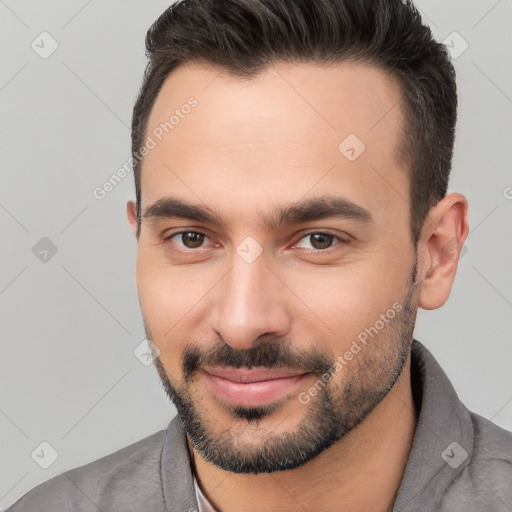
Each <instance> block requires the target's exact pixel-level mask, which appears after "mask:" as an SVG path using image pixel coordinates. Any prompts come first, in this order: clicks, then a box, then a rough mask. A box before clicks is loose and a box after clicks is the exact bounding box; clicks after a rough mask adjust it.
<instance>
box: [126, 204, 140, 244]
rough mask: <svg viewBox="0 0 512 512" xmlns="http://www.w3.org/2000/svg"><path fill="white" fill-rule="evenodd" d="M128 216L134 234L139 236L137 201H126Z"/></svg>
mask: <svg viewBox="0 0 512 512" xmlns="http://www.w3.org/2000/svg"><path fill="white" fill-rule="evenodd" d="M126 216H127V217H128V223H129V224H130V226H131V228H132V231H133V234H134V235H135V236H136V237H137V238H139V234H138V227H139V226H138V222H137V203H136V202H135V201H133V200H131V199H130V200H129V201H127V202H126Z"/></svg>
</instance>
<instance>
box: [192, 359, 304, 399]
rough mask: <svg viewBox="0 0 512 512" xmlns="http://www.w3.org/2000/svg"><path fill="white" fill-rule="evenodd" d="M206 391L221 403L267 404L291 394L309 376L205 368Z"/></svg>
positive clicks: (293, 372) (286, 371)
mask: <svg viewBox="0 0 512 512" xmlns="http://www.w3.org/2000/svg"><path fill="white" fill-rule="evenodd" d="M201 373H202V375H203V376H204V378H205V381H206V384H207V386H208V387H209V389H210V391H211V392H212V393H213V394H214V395H215V396H217V397H218V398H219V399H221V400H222V401H224V402H228V403H230V404H233V405H240V406H245V407H256V406H258V405H264V404H268V403H271V402H273V401H275V400H278V399H280V398H283V397H285V396H287V395H290V394H291V393H293V392H294V390H295V389H296V388H298V387H299V386H300V384H301V383H302V382H303V380H304V379H305V378H307V376H308V375H309V374H308V373H305V372H304V371H303V370H299V371H295V370H286V369H279V368H278V369H271V370H269V369H266V368H251V369H249V368H233V367H207V368H204V369H203V370H202V372H201Z"/></svg>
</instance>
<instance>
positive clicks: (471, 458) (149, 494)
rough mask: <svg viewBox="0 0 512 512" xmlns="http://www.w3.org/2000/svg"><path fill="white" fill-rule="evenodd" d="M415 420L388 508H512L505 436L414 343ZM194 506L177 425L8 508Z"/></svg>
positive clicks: (180, 510)
mask: <svg viewBox="0 0 512 512" xmlns="http://www.w3.org/2000/svg"><path fill="white" fill-rule="evenodd" d="M411 360H412V363H411V382H412V386H413V392H414V398H415V402H416V405H417V407H418V409H419V418H418V424H417V427H416V431H415V434H414V440H413V444H412V449H411V452H410V454H409V460H408V462H407V466H406V468H405V473H404V477H403V480H402V483H401V485H400V488H399V490H398V494H397V498H396V501H395V504H394V507H393V511H392V512H434V511H436V512H437V511H441V512H458V511H460V512H512V433H511V432H508V431H507V430H504V429H502V428H500V427H498V426H497V425H495V424H494V423H492V422H490V421H488V420H486V419H484V418H482V417H481V416H479V415H477V414H474V413H472V412H470V411H469V410H468V409H467V408H466V407H465V406H464V405H463V404H462V402H461V401H460V400H459V399H458V397H457V394H456V393H455V390H454V389H453V386H452V385H451V383H450V381H449V380H448V377H447V376H446V374H445V373H444V372H443V370H442V369H441V367H440V366H439V364H438V363H437V361H436V360H435V359H434V357H433V356H432V354H431V353H430V352H429V351H428V350H427V349H426V348H425V347H424V346H423V345H422V344H421V343H419V342H418V341H416V340H415V341H414V342H413V345H412V358H411ZM197 510H198V504H197V501H196V493H195V488H194V481H193V475H192V470H191V464H190V458H189V453H188V449H187V443H186V436H185V433H184V431H183V425H182V423H181V421H180V419H179V418H178V417H175V418H174V419H173V420H172V421H171V422H170V423H169V426H168V427H167V429H166V430H161V431H160V432H157V433H155V434H153V435H151V436H149V437H147V438H145V439H142V440H141V441H138V442H137V443H135V444H132V445H130V446H127V447H125V448H123V449H121V450H119V451H117V452H115V453H112V454H111V455H108V456H106V457H103V458H101V459H98V460H96V461H93V462H91V463H89V464H87V465H85V466H81V467H79V468H75V469H72V470H69V471H66V472H65V473H62V474H60V475H58V476H56V477H54V478H52V479H51V480H48V481H47V482H45V483H43V484H41V485H39V486H37V487H35V488H34V489H32V490H31V491H29V492H28V493H27V494H26V495H25V496H23V497H22V498H21V499H20V500H18V501H17V502H16V503H15V504H14V505H13V506H12V507H11V508H9V509H8V512H61V511H62V512H64V511H69V512H86V511H87V512H89V511H91V512H92V511H94V512H141V511H144V512H192V511H197Z"/></svg>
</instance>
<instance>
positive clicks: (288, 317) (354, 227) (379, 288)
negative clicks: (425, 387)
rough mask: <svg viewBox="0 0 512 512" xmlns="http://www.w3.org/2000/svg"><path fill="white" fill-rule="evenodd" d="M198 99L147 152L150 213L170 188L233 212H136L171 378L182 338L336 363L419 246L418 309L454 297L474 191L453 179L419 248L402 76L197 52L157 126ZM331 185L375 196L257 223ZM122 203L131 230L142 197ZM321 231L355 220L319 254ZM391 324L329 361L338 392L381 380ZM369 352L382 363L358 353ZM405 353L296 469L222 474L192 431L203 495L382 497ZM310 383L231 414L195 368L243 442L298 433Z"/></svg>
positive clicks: (281, 503)
mask: <svg viewBox="0 0 512 512" xmlns="http://www.w3.org/2000/svg"><path fill="white" fill-rule="evenodd" d="M190 96H194V98H196V99H197V101H198V104H197V107H196V108H195V109H193V110H192V111H191V113H190V114H188V115H187V116H186V117H185V118H184V119H181V120H180V123H179V125H177V126H175V128H174V129H173V130H172V131H171V132H170V133H169V134H168V135H166V136H165V137H164V138H163V139H162V141H160V142H159V143H158V144H157V146H156V147H155V148H154V149H152V150H151V151H150V152H149V154H147V156H145V158H144V161H143V165H142V181H141V185H142V195H141V206H142V211H143V212H144V211H146V209H147V208H148V207H149V206H151V205H153V204H154V203H155V202H156V201H158V200H160V199H162V198H164V197H173V198H179V199H181V200H183V201H186V202H188V203H192V204H197V205H202V206H208V207H210V208H211V209H212V210H215V211H216V212H218V213H219V215H221V216H222V219H223V221H224V224H223V225H217V224H212V223H209V222H196V221H191V220H188V219H183V218H161V219H157V220H149V219H145V220H143V222H142V225H141V230H140V236H139V238H138V255H137V286H138V294H139V300H140V304H141V309H142V313H143V316H144V322H145V327H146V329H147V332H148V333H150V336H151V340H152V341H153V343H154V345H155V346H156V347H157V348H158V350H159V353H160V356H159V360H160V361H161V363H162V365H163V367H164V369H165V372H166V375H167V378H168V379H169V381H170V382H172V383H173V384H174V385H176V386H179V385H181V384H183V369H182V365H181V357H182V354H183V353H184V351H185V349H186V348H187V347H190V346H191V344H196V345H199V346H201V347H208V346H212V345H213V344H215V343H219V340H223V341H224V342H225V343H227V344H228V345H229V346H231V347H232V348H233V349H237V350H241V349H247V348H251V347H253V346H255V344H256V343H257V340H259V339H261V337H262V336H263V337H265V336H268V335H269V334H270V335H272V339H273V340H278V341H279V340H286V341H287V342H289V343H290V344H291V346H293V348H296V349H304V350H311V349H313V348H317V349H319V350H320V351H322V352H323V353H325V354H329V355H330V356H331V357H332V360H335V358H336V356H337V355H339V354H344V353H345V352H346V351H347V350H348V349H349V348H350V344H351V342H352V341H353V340H354V339H356V338H357V336H358V334H359V333H361V332H362V331H364V329H365V328H368V327H369V326H373V325H375V323H376V321H377V320H378V319H379V318H380V315H381V314H382V313H385V312H386V310H388V309H389V308H390V307H392V305H393V304H394V303H396V302H398V303H400V304H403V303H404V300H405V298H406V296H407V294H408V292H409V291H410V283H409V278H410V275H411V269H412V268H413V266H414V263H415V261H416V257H417V289H416V292H415V293H414V297H413V303H414V304H413V306H414V308H417V307H421V308H424V309H436V308H439V307H441V306H442V305H443V304H444V303H445V302H446V300H447V299H448V296H449V293H450V290H451V287H452V284H453V280H454V277H455V273H456V269H457V261H458V255H459V252H460V249H461V247H462V244H463V243H464V240H465V238H466V236H467V234H468V224H467V201H466V199H465V197H464V196H462V195H461V194H457V193H453V194H449V195H447V196H446V197H444V198H443V199H442V200H441V201H439V202H438V203H437V205H436V206H434V207H433V208H432V209H431V211H430V212H429V215H428V218H427V220H426V222H425V225H424V228H423V231H422V234H421V238H420V241H419V243H418V248H417V254H416V252H415V250H414V247H413V244H412V241H411V232H410V227H409V204H408V199H407V198H408V196H409V193H408V187H409V175H408V169H407V168H406V166H405V165H404V164H403V163H401V162H400V160H399V158H398V149H397V148H398V143H399V141H400V139H401V134H400V133H401V130H402V129H403V126H404V125H403V123H404V118H403V113H402V110H401V106H400V100H401V95H400V91H399V88H398V84H397V83H396V82H395V80H394V79H393V78H392V77H390V76H389V75H387V74H386V73H384V72H383V71H381V70H379V69H377V68H375V67H373V66H371V65H367V64H362V63H350V62H344V63H340V64H336V65H334V66H330V67H327V66H319V65H316V64H313V63H300V64H299V63H278V64H275V65H273V66H272V67H270V68H268V69H267V70H265V71H264V72H263V73H262V74H260V75H259V76H258V77H257V78H254V79H250V80H245V81H243V80H241V79H238V78H235V77H234V76H232V75H230V74H229V73H227V72H222V71H219V70H218V69H212V68H207V67H203V66H199V65H191V64H188V65H184V66H181V67H179V68H178V69H177V70H175V71H174V72H173V73H172V74H171V75H170V76H169V77H168V78H167V80H166V82H165V83H164V86H163V88H162V90H161V91H160V93H159V96H158V98H157V101H156V103H155V105H154V108H153V110H152V112H151V115H150V119H149V122H148V131H147V133H148V134H149V133H151V130H152V129H153V128H154V127H157V126H158V125H159V124H160V123H161V122H164V121H166V120H168V119H169V116H170V115H171V114H172V112H173V111H174V109H176V108H180V106H181V105H183V104H184V103H186V101H187V98H189V97H190ZM349 134H356V135H357V137H358V138H359V139H360V140H362V141H363V142H364V144H365V146H366V149H365V151H364V152H363V153H362V154H361V155H360V156H359V157H358V158H357V159H356V160H355V161H353V162H351V161H349V160H348V159H347V158H345V156H344V155H343V154H341V152H340V151H339V150H338V145H339V144H340V143H341V142H342V141H343V140H344V139H345V138H346V137H347V135H349ZM333 194H334V195H336V196H343V197H344V198H346V199H348V200H350V201H351V202H353V203H355V204H357V205H359V206H361V207H363V208H364V209H366V210H368V211H369V212H370V213H371V216H372V218H373V221H372V222H370V223H365V222H361V221H357V220H353V219H339V218H331V219H323V220H317V221H313V222H307V223H304V224H293V225H286V226H278V227H275V228H274V229H269V228H268V227H267V226H265V225H264V223H263V218H264V217H265V216H268V215H269V214H270V212H271V211H272V209H273V208H276V207H280V206H286V205H289V204H291V203H295V202H297V201H299V200H304V199H308V198H312V197H320V196H324V195H333ZM127 215H128V220H129V223H130V225H131V227H132V229H133V231H134V233H136V232H137V218H136V205H135V204H134V203H133V202H131V201H130V202H129V203H128V205H127ZM180 230H189V231H195V230H199V231H201V232H205V233H206V234H207V235H208V237H207V238H206V239H205V241H204V244H203V245H202V246H201V247H200V248H197V249H188V250H187V248H186V247H184V246H183V239H182V238H181V237H180V236H177V237H174V238H172V239H167V240H166V238H167V237H169V236H170V235H172V234H173V233H176V232H178V231H180ZM326 231H327V232H329V233H331V234H335V235H337V236H340V237H344V239H345V240H346V239H347V234H348V235H349V240H350V243H348V244H347V243H345V242H342V241H340V240H339V239H336V238H335V239H334V240H333V245H332V247H331V248H330V249H328V250H330V252H325V253H322V251H321V250H318V249H316V247H315V246H313V245H312V243H311V239H310V238H309V237H308V236H306V235H310V234H312V233H322V232H326ZM248 236H250V237H252V238H254V239H255V240H256V241H257V243H258V244H259V245H260V247H261V248H262V249H263V252H262V254H261V255H260V256H258V257H257V258H256V259H255V260H254V261H253V262H252V263H248V262H247V261H245V260H244V259H243V258H242V257H240V255H239V254H238V253H237V251H236V249H237V247H238V246H239V244H241V242H243V241H244V240H245V239H246V237H248ZM447 247H449V248H450V250H449V251H448V250H447ZM187 251H188V252H187ZM412 322H414V318H413V319H412ZM386 329H387V328H385V329H383V330H382V332H379V334H378V335H377V336H375V338H372V340H371V342H370V343H369V344H368V346H367V347H365V349H364V351H363V353H362V355H356V356H354V360H353V361H350V362H349V363H348V364H347V366H346V368H345V369H343V371H340V372H338V373H336V374H335V376H334V378H333V381H332V386H333V387H334V386H338V387H339V388H340V389H342V388H343V386H344V384H346V382H347V379H349V377H350V376H351V375H352V376H354V375H359V376H363V378H364V379H366V378H368V379H370V378H371V374H372V373H371V372H372V371H373V372H374V371H375V370H376V369H378V368H379V364H383V363H382V361H383V360H384V358H385V356H386V355H389V354H391V352H392V349H393V346H394V345H393V340H394V338H393V336H392V335H391V334H390V332H391V331H388V333H387V334H386ZM394 341H395V342H396V341H397V340H396V339H395V340H394ZM411 341H412V334H411V335H409V339H408V340H407V342H408V343H409V344H410V342H411ZM371 356H373V359H372V357H371ZM363 361H364V364H363ZM370 364H373V365H375V366H374V367H373V368H371V367H368V366H365V365H370ZM409 366H410V360H409V359H408V360H407V361H406V363H405V366H404V369H403V371H402V372H401V374H400V377H399V379H398V381H397V382H396V383H395V384H394V386H393V388H392V389H391V391H390V392H389V393H388V394H387V395H386V396H385V398H384V399H382V400H381V401H380V403H379V404H378V405H377V406H376V407H375V408H374V409H373V410H372V411H371V412H370V413H369V414H367V415H366V416H365V417H364V418H363V419H362V421H361V422H360V423H359V424H358V425H357V426H356V427H355V428H354V429H353V430H351V431H350V432H349V433H348V434H347V435H345V436H344V437H343V438H342V439H341V440H339V441H338V442H336V443H335V444H333V445H332V446H330V447H329V448H328V449H326V450H324V451H323V452H322V453H321V454H320V455H318V456H316V457H315V458H313V459H311V460H310V461H309V462H307V463H305V464H303V465H301V466H299V467H297V468H295V469H292V470H288V471H279V472H273V473H264V474H258V475H254V474H237V473H233V472H230V471H225V470H223V469H220V468H219V467H217V466H215V465H214V464H212V463H211V462H208V461H206V460H205V459H204V458H203V457H202V456H201V455H200V453H199V452H198V451H197V450H196V448H195V447H194V444H193V443H192V442H191V441H190V440H189V450H190V453H191V457H192V460H193V464H194V466H195V471H196V476H197V479H198V481H199V483H200V486H201V489H202V490H203V493H204V494H205V495H206V497H207V498H208V499H209V500H210V501H211V502H212V503H213V504H214V506H216V507H217V508H218V510H221V511H223V512H231V511H235V510H246V511H256V510H270V511H271V510H276V511H277V510H280V511H281V510H315V511H334V510H340V504H343V510H347V511H352V512H357V511H361V512H362V511H368V510H375V511H387V510H389V509H390V508H391V507H392V505H393V502H394V500H395V497H396V493H397V491H398V488H399V485H400V482H401V479H402V476H403V471H404V468H405V464H406V461H407V457H408V454H409V451H410V448H411V443H412V439H413V436H414V428H415V422H416V419H417V411H416V410H415V407H414V401H413V398H412V392H411V383H410V368H409ZM357 372H359V373H357ZM364 379H363V384H364V382H365V380H364ZM313 383H314V379H313V377H311V378H306V379H304V382H303V383H301V385H300V386H299V388H298V389H296V390H294V392H293V393H292V394H290V395H289V396H287V397H286V399H285V401H284V403H283V404H282V405H281V406H280V407H278V408H277V409H276V410H275V411H274V412H273V413H272V414H271V415H269V416H268V417H265V418H263V419H262V420H261V421H259V422H253V423H251V424H248V423H247V422H246V421H245V420H244V419H240V418H238V419H237V418H235V417H234V416H233V415H232V414H231V413H230V409H229V408H228V407H226V405H225V404H222V403H220V402H219V401H218V400H217V399H216V398H215V396H213V394H212V392H211V390H210V389H209V388H208V387H207V386H206V383H205V381H204V378H202V376H201V375H197V376H196V378H194V379H193V380H192V382H191V383H190V387H189V388H188V389H189V391H190V392H191V393H192V396H193V397H194V400H195V402H196V404H198V406H200V408H201V411H202V413H203V414H204V415H205V417H208V418H210V420H211V429H212V432H213V434H214V435H220V433H222V432H228V433H229V435H230V436H232V438H233V439H235V440H236V441H237V443H240V444H239V446H242V447H246V448H247V449H250V448H254V447H255V446H256V447H257V445H258V443H261V442H262V440H263V439H265V438H266V437H268V436H279V435H282V434H283V433H285V432H293V431H294V428H295V427H296V426H297V425H298V423H299V422H300V420H301V419H303V418H304V416H305V414H306V413H307V411H308V407H309V406H306V405H304V404H301V403H300V402H299V401H298V400H297V396H298V393H299V392H301V391H307V390H308V389H309V387H310V386H311V385H312V384H313ZM314 398H315V397H313V398H312V400H313V399H314ZM368 482H371V485H368Z"/></svg>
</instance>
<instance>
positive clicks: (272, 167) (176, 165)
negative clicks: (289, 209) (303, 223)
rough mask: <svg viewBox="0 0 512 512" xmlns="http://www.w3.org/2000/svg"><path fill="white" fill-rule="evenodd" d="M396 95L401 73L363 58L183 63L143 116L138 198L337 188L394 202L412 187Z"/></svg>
mask: <svg viewBox="0 0 512 512" xmlns="http://www.w3.org/2000/svg"><path fill="white" fill-rule="evenodd" d="M401 99H402V97H401V93H400V89H399V85H398V83H397V81H396V80H395V79H393V78H392V77H391V76H390V75H389V74H387V73H386V72H384V71H382V70H381V69H379V68H377V67H374V66H372V65H369V64H362V63H354V62H342V63H339V64H336V65H330V66H320V65H317V64H313V63H278V64H275V65H273V66H271V67H269V68H268V69H266V70H265V71H264V72H262V73H260V74H259V75H258V76H257V77H255V78H251V79H242V78H238V77H235V76H234V75H232V74H230V73H228V72H227V71H225V70H219V69H215V68H207V67H203V66H200V65H198V64H187V65H182V66H180V67H178V68H177V69H176V70H175V71H173V72H172V73H171V74H170V76H169V77H168V78H167V79H166V81H165V82H164V84H163V86H162V88H161V90H160V92H159V95H158V97H157V99H156V102H155V104H154V106H153V109H152V111H151V114H150V117H149V120H148V124H147V128H146V136H147V137H149V138H151V139H153V142H154V147H153V148H152V149H151V150H150V151H149V153H148V154H147V155H146V156H145V157H144V159H143V162H142V177H141V186H142V187H141V188H142V194H141V197H142V206H143V207H145V206H148V204H150V203H152V202H154V201H156V200H158V199H159V198H160V197H162V196H164V195H175V196H176V195H177V194H178V195H180V196H182V197H183V196H187V198H189V199H191V198H194V195H195V196H196V197H195V198H194V199H195V200H196V202H197V200H198V199H200V200H201V201H204V200H206V201H207V200H208V199H209V200H211V201H212V202H214V203H216V204H215V206H219V200H220V198H224V203H225V202H226V201H225V200H226V199H230V198H233V199H235V198H236V199H237V200H238V201H240V205H242V204H245V205H246V206H247V207H248V206H249V205H250V202H251V201H255V202H257V201H260V206H261V201H262V200H263V199H270V200H271V201H273V202H274V203H279V202H282V201H286V202H291V201H297V200H298V199H300V197H302V196H304V194H306V193H307V192H308V190H313V189H314V192H316V193H320V192H322V191H324V192H325V191H329V192H332V191H333V188H336V189H339V190H340V192H341V193H343V194H345V195H349V196H350V195H352V196H353V197H354V196H357V198H358V199H359V201H360V202H363V203H364V202H368V201H369V200H370V198H371V197H372V196H374V195H375V193H376V192H377V191H378V189H380V193H381V195H382V196H383V197H384V198H386V194H387V195H388V196H389V197H388V198H387V199H388V200H395V201H396V198H397V197H396V194H397V190H396V189H397V188H398V190H401V191H402V195H406V190H407V186H408V185H407V184H408V175H407V171H406V169H404V166H403V164H402V162H401V160H400V158H399V151H398V148H399V144H400V142H401V140H402V135H401V133H402V129H403V126H404V125H403V123H404V120H403V113H402V108H401ZM385 183H387V189H386V190H383V185H385ZM393 189H395V190H394V191H393ZM399 193H400V192H399ZM391 196H394V197H392V198H391ZM373 199H374V200H375V199H377V202H378V201H379V199H378V198H375V197H373ZM381 202H382V201H381ZM385 203H386V201H384V202H383V204H382V205H381V206H385ZM232 204H233V205H234V203H232ZM259 210H261V208H259Z"/></svg>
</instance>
